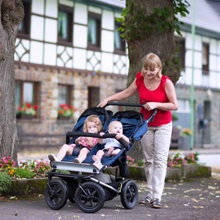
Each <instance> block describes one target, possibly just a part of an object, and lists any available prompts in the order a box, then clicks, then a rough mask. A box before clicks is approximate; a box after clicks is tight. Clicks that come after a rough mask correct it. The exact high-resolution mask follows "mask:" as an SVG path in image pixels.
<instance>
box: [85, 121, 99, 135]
mask: <svg viewBox="0 0 220 220" xmlns="http://www.w3.org/2000/svg"><path fill="white" fill-rule="evenodd" d="M87 132H88V133H98V126H97V125H96V123H95V122H88V124H87Z"/></svg>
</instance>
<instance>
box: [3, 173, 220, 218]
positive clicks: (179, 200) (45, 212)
mask: <svg viewBox="0 0 220 220" xmlns="http://www.w3.org/2000/svg"><path fill="white" fill-rule="evenodd" d="M137 184H138V188H139V199H142V198H144V197H145V189H146V185H145V182H137ZM219 198H220V175H219V176H214V177H211V178H202V179H200V178H197V179H194V180H193V181H186V182H168V183H166V184H165V189H164V193H163V197H162V204H163V208H162V209H159V210H158V209H152V208H151V207H150V206H146V205H139V204H137V205H136V206H135V207H134V208H133V209H125V208H124V207H123V206H122V203H121V200H120V196H116V197H114V198H113V199H112V200H110V201H106V202H105V204H104V206H103V208H101V209H100V210H99V211H98V212H96V213H93V214H91V213H89V214H87V213H83V212H82V211H80V210H79V208H78V207H77V206H76V204H74V203H71V202H70V201H68V202H67V204H66V205H65V206H64V207H63V208H61V209H60V210H51V209H50V208H49V207H48V206H47V204H46V202H45V198H44V196H43V195H35V196H32V197H31V198H28V199H27V198H26V199H20V198H19V199H18V198H14V200H12V199H11V200H5V201H4V200H3V201H0V213H1V219H7V220H16V219H19V220H25V219H31V220H39V219H47V220H54V219H61V220H62V219H63V220H64V219H86V220H94V219H96V220H103V219H105V220H112V219H115V220H133V219H138V220H145V219H147V220H167V219H169V220H183V219H184V220H195V219H196V220H197V219H198V220H207V219H209V220H218V219H219Z"/></svg>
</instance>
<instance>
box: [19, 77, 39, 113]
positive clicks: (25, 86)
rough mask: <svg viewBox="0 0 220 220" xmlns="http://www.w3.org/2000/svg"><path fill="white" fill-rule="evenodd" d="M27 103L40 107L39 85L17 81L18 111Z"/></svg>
mask: <svg viewBox="0 0 220 220" xmlns="http://www.w3.org/2000/svg"><path fill="white" fill-rule="evenodd" d="M26 103H30V104H31V105H35V106H37V105H38V83H32V82H22V81H16V88H15V106H16V109H18V108H19V107H22V106H24V105H25V104H26Z"/></svg>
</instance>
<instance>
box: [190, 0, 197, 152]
mask: <svg viewBox="0 0 220 220" xmlns="http://www.w3.org/2000/svg"><path fill="white" fill-rule="evenodd" d="M195 29H196V28H195V0H192V25H191V36H192V76H191V86H190V107H191V111H190V128H191V131H192V135H191V138H190V150H192V149H193V145H194V133H195V132H194V100H195V97H194V47H195Z"/></svg>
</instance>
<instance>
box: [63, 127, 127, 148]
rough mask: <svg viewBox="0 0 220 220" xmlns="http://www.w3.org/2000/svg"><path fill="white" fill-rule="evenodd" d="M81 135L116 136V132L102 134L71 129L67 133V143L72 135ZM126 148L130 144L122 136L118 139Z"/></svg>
mask: <svg viewBox="0 0 220 220" xmlns="http://www.w3.org/2000/svg"><path fill="white" fill-rule="evenodd" d="M76 136H77V137H79V136H83V137H96V138H103V139H104V138H115V137H116V134H104V135H100V134H97V133H87V132H73V131H69V132H67V134H66V143H69V141H70V137H76ZM118 141H119V142H120V143H121V144H122V145H123V146H124V147H125V148H128V146H129V144H128V143H127V142H126V141H125V140H124V139H123V138H120V139H119V140H118Z"/></svg>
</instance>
